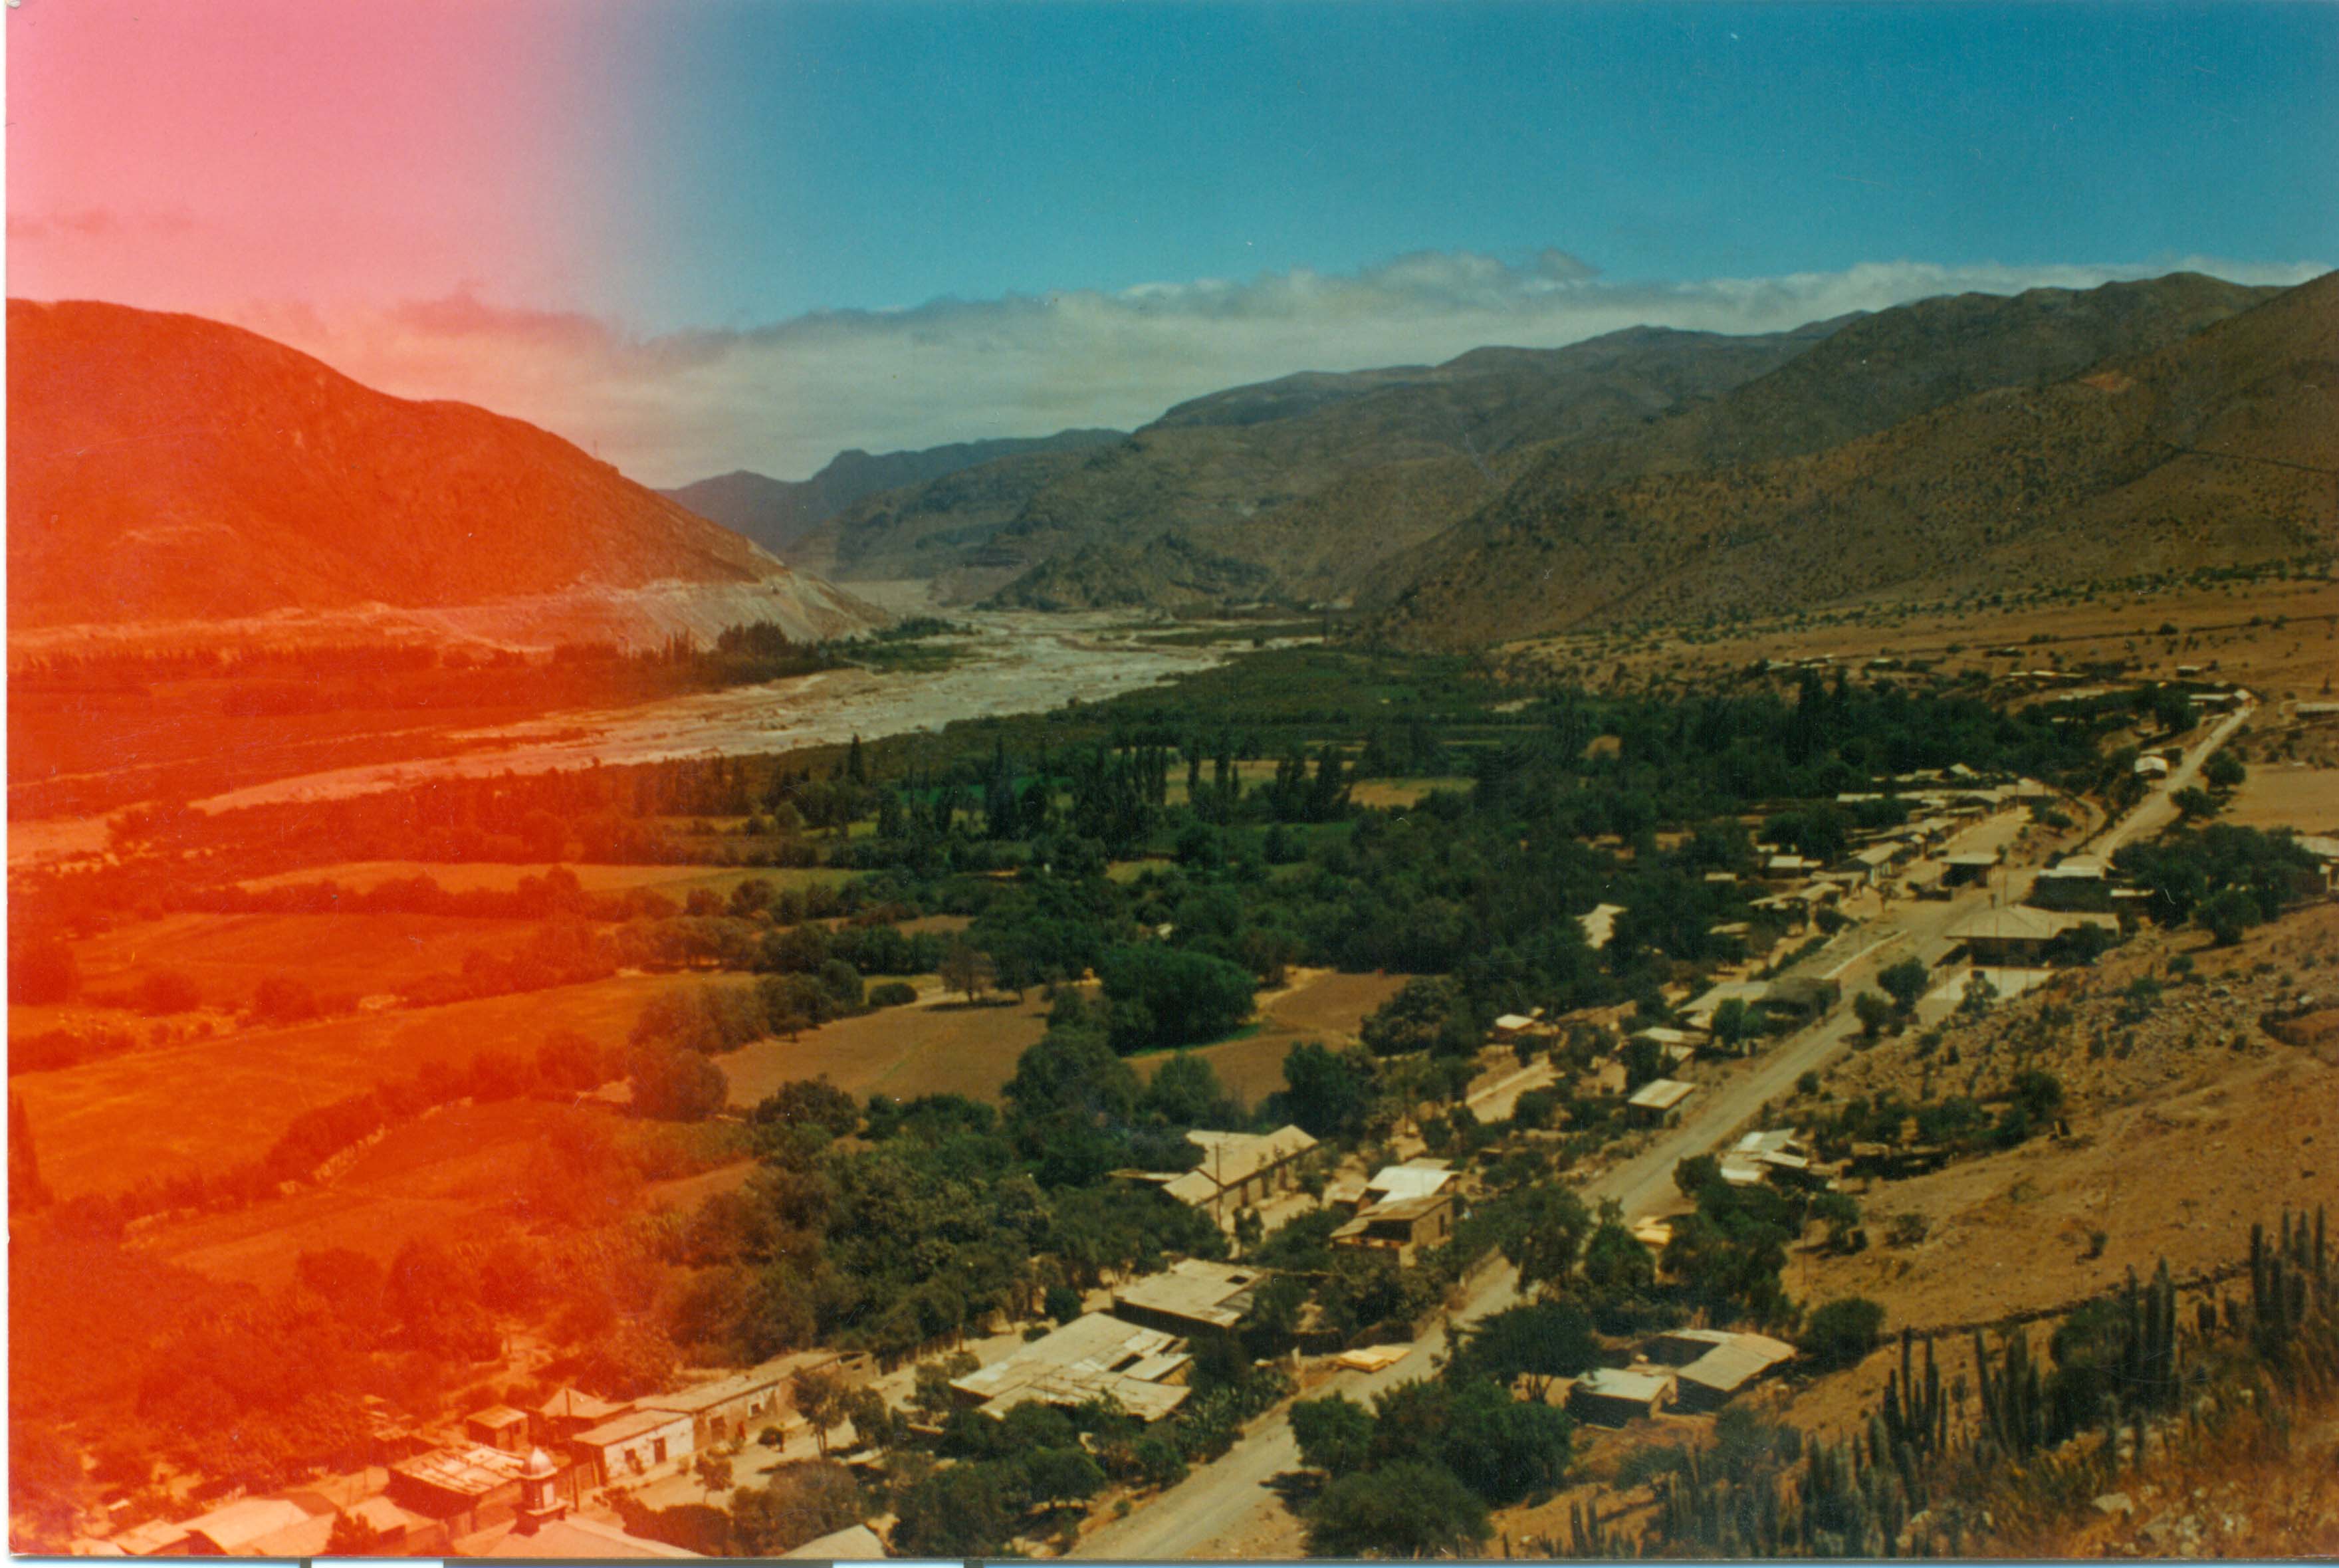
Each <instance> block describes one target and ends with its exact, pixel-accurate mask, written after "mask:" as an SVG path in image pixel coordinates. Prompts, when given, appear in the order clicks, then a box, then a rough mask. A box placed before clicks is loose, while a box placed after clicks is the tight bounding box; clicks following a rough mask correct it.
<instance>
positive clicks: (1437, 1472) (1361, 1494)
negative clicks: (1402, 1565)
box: [1308, 1463, 1488, 1557]
mask: <svg viewBox="0 0 2339 1568" xmlns="http://www.w3.org/2000/svg"><path fill="white" fill-rule="evenodd" d="M1487 1529H1488V1525H1487V1522H1486V1505H1485V1504H1484V1503H1482V1502H1480V1501H1479V1500H1478V1498H1477V1496H1476V1495H1475V1494H1474V1493H1472V1492H1471V1490H1470V1489H1469V1488H1468V1487H1467V1486H1465V1485H1463V1484H1462V1483H1461V1481H1460V1480H1458V1479H1457V1478H1456V1476H1455V1474H1454V1473H1453V1472H1452V1471H1450V1470H1448V1469H1446V1468H1445V1467H1444V1466H1443V1465H1438V1464H1412V1463H1407V1464H1389V1465H1385V1466H1383V1467H1382V1468H1380V1469H1378V1470H1369V1471H1361V1472H1358V1473H1357V1474H1352V1475H1344V1476H1342V1477H1341V1478H1340V1479H1339V1480H1337V1481H1335V1482H1333V1483H1332V1484H1330V1485H1329V1486H1327V1487H1326V1488H1324V1490H1323V1492H1322V1494H1320V1495H1318V1497H1317V1499H1316V1502H1315V1504H1314V1506H1312V1507H1310V1508H1309V1509H1308V1554H1309V1555H1310V1556H1315V1557H1365V1556H1383V1557H1431V1556H1447V1557H1466V1556H1468V1555H1470V1554H1471V1553H1472V1551H1473V1550H1474V1549H1475V1547H1476V1546H1477V1545H1478V1544H1479V1543H1481V1542H1483V1541H1484V1540H1485V1539H1486V1533H1487Z"/></svg>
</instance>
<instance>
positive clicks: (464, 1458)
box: [390, 1443, 525, 1497]
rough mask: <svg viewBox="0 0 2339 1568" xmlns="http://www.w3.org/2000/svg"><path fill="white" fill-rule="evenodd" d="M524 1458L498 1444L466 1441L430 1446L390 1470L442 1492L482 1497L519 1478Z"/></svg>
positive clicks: (402, 1460)
mask: <svg viewBox="0 0 2339 1568" xmlns="http://www.w3.org/2000/svg"><path fill="white" fill-rule="evenodd" d="M524 1463H525V1462H524V1461H523V1460H522V1459H521V1458H520V1456H519V1455H517V1454H507V1453H505V1452H504V1451H503V1450H502V1449H500V1448H489V1447H487V1446H486V1445H482V1444H478V1443H467V1444H465V1445H462V1446H461V1447H459V1448H433V1449H431V1450H429V1452H428V1453H425V1454H417V1455H414V1456H413V1457H412V1458H411V1459H401V1460H400V1461H399V1462H398V1463H397V1464H393V1465H391V1466H390V1471H391V1473H392V1474H399V1475H409V1476H411V1477H413V1478H414V1479H415V1480H417V1481H420V1482H422V1483H424V1484H428V1485H431V1486H436V1487H438V1488H439V1490H440V1491H442V1492H453V1493H457V1494H460V1495H462V1496H465V1497H483V1496H485V1495H487V1494H489V1493H490V1492H493V1491H494V1490H495V1489H496V1488H497V1487H498V1486H508V1485H510V1484H512V1483H513V1482H515V1481H518V1479H519V1473H520V1469H521V1466H522V1465H523V1464H524Z"/></svg>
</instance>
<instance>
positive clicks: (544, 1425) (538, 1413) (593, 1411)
mask: <svg viewBox="0 0 2339 1568" xmlns="http://www.w3.org/2000/svg"><path fill="white" fill-rule="evenodd" d="M632 1408H633V1405H631V1404H630V1403H629V1402H627V1401H625V1400H620V1399H604V1398H602V1397H600V1396H599V1395H594V1394H587V1393H586V1392H585V1391H584V1390H583V1389H580V1388H562V1389H559V1390H557V1391H556V1392H555V1393H554V1394H553V1395H552V1397H551V1398H549V1399H547V1400H546V1401H545V1402H544V1403H543V1404H541V1405H538V1406H536V1407H535V1408H534V1409H533V1410H531V1411H529V1412H528V1415H530V1416H531V1417H532V1420H531V1422H530V1426H531V1427H532V1430H531V1432H530V1433H529V1435H530V1436H531V1437H532V1438H533V1439H534V1440H535V1441H536V1442H538V1443H542V1444H545V1445H548V1446H553V1447H558V1446H560V1445H565V1444H567V1441H568V1440H569V1439H570V1438H572V1437H574V1436H576V1435H577V1434H578V1433H579V1432H582V1431H584V1430H585V1429H586V1428H587V1427H590V1426H598V1425H601V1423H603V1422H604V1421H608V1420H612V1419H614V1418H615V1417H617V1416H619V1415H624V1414H625V1413H626V1412H627V1411H628V1410H631V1409H632Z"/></svg>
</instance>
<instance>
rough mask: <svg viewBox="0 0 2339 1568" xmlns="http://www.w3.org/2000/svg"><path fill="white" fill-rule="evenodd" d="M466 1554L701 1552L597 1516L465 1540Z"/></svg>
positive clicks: (585, 1556)
mask: <svg viewBox="0 0 2339 1568" xmlns="http://www.w3.org/2000/svg"><path fill="white" fill-rule="evenodd" d="M459 1545H460V1546H462V1547H463V1548H465V1550H464V1551H463V1553H461V1554H462V1555H464V1556H466V1557H507V1558H510V1557H518V1558H535V1559H537V1560H538V1561H543V1560H552V1561H557V1562H567V1563H599V1562H604V1561H607V1560H611V1559H616V1558H624V1557H696V1556H697V1555H698V1553H696V1552H692V1551H688V1550H686V1549H685V1548H683V1547H680V1546H669V1545H667V1544H666V1543H665V1542H663V1541H652V1540H649V1539H647V1538H646V1537H644V1536H640V1535H628V1534H627V1533H625V1532H624V1531H623V1530H620V1529H619V1528H617V1526H616V1525H615V1524H602V1523H601V1522H600V1521H599V1520H597V1519H577V1518H573V1517H572V1518H567V1519H555V1520H551V1521H549V1522H548V1523H546V1524H542V1525H540V1526H539V1527H538V1529H537V1530H536V1531H535V1532H534V1533H521V1532H519V1531H518V1530H513V1531H508V1532H507V1533H504V1534H502V1535H499V1536H498V1537H497V1538H496V1539H495V1540H493V1541H491V1542H482V1541H464V1542H460V1543H459Z"/></svg>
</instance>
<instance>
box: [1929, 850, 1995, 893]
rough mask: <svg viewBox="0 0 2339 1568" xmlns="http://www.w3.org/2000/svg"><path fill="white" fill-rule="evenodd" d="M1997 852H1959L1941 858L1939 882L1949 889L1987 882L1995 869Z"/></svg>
mask: <svg viewBox="0 0 2339 1568" xmlns="http://www.w3.org/2000/svg"><path fill="white" fill-rule="evenodd" d="M1999 858H2000V856H1999V852H1998V851H1996V850H1994V849H1990V850H1959V852H1958V853H1955V854H1945V855H1943V856H1942V857H1941V881H1942V882H1943V883H1946V884H1947V885H1949V886H1950V887H1962V886H1966V885H1969V884H1970V883H1979V882H1987V881H1988V880H1989V873H1991V872H1992V871H1994V870H1996V869H1997V866H1998V863H1999Z"/></svg>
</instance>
